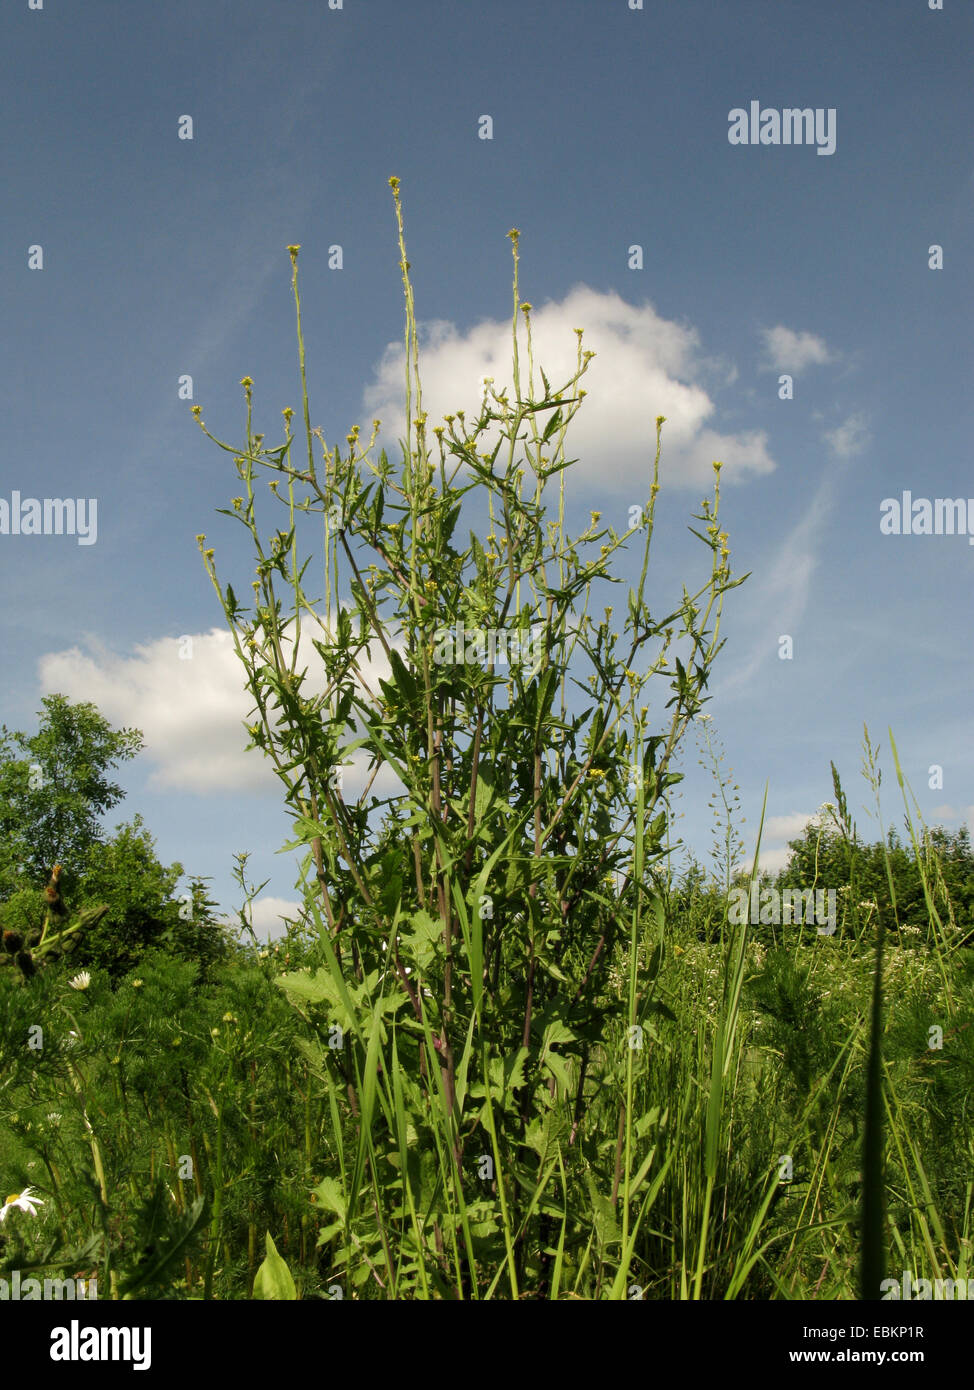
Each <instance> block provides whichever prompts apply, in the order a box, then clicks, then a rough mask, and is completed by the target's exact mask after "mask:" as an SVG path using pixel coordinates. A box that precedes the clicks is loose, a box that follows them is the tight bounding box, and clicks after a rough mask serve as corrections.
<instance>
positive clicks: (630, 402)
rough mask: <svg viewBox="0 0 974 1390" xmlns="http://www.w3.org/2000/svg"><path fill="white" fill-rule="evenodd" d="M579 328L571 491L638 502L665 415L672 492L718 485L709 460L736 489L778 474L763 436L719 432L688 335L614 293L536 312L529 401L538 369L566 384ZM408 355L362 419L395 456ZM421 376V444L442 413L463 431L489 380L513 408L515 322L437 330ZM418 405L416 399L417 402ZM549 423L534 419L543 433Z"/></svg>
mask: <svg viewBox="0 0 974 1390" xmlns="http://www.w3.org/2000/svg"><path fill="white" fill-rule="evenodd" d="M575 328H582V329H584V337H583V340H582V349H583V351H589V350H591V351H593V352H595V353H596V354H597V356H595V357H593V358H592V359H591V360H590V361H589V365H588V370H587V372H586V373H585V375H584V377H582V379H581V381H580V382H579V387H580V388H582V389H584V390H585V391H586V392H587V393H588V394H587V396H586V399H585V400H584V401H583V402H582V404H581V408H580V409H579V411H578V414H577V415H576V416H575V418H574V419H573V421H572V423H571V425H570V427H569V430H568V433H567V435H566V439H565V449H566V454H567V457H568V458H575V459H578V462H577V463H576V464H574V465H573V467H572V468H571V470H570V473H569V484H570V485H571V486H573V487H574V488H577V489H580V490H586V491H588V492H592V491H597V492H598V493H600V494H603V493H605V491H606V490H613V491H616V492H620V493H625V494H628V495H629V496H637V497H638V496H642V495H644V494H645V493H646V492H647V490H648V484H649V482H650V480H651V478H652V461H653V456H654V454H655V451H656V417H657V416H658V415H664V416H665V417H666V424H665V425H664V426H663V447H662V453H661V456H660V472H661V477H663V478H665V480H666V482H667V483H669V484H670V485H673V486H687V487H691V486H692V487H693V488H695V489H696V488H699V486H700V484H701V483H703V484H705V485H708V486H709V484H710V483H711V482H712V480H713V470H712V465H713V463H714V461H715V460H720V461H721V462H722V463H723V464H724V471H723V475H722V477H723V479H724V481H740V480H743V479H746V478H748V477H751V476H760V475H763V474H766V473H770V472H772V471H773V470H774V468H775V463H774V460H773V459H772V458H771V456H770V454H769V453H768V448H767V435H766V433H765V432H764V431H763V430H745V431H742V432H738V433H736V434H725V433H722V432H721V431H719V430H718V429H717V428H715V425H714V423H712V418H713V417H714V415H715V411H716V407H715V405H714V402H713V401H712V400H711V398H710V396H709V394H708V392H707V390H706V389H705V386H704V384H703V380H704V378H705V376H706V375H707V374H708V371H709V368H708V364H707V362H706V360H704V359H702V358H701V357H700V355H699V354H698V351H697V348H698V342H699V339H698V335H697V333H696V331H695V330H694V329H693V328H690V327H687V326H685V325H682V324H678V323H675V322H673V321H671V320H668V319H665V318H663V317H661V316H660V315H659V314H657V313H656V311H655V309H654V308H653V307H652V305H651V304H644V305H642V306H638V307H637V306H635V305H632V304H628V303H626V301H625V300H623V299H622V298H621V297H620V296H619V295H618V294H615V293H601V292H599V291H596V290H593V289H590V288H588V287H587V286H584V285H579V286H576V287H575V288H574V289H573V290H572V291H571V292H570V293H569V294H568V295H567V296H566V297H565V298H564V299H563V300H561V301H549V302H548V303H546V304H545V305H543V306H542V307H541V308H535V309H533V310H532V313H531V338H532V353H533V357H534V363H535V372H534V387H535V392H536V394H540V392H541V391H542V390H543V386H542V383H541V376H540V372H539V370H538V368H539V366H540V367H543V368H544V371H545V375H546V376H547V378H548V380H549V382H550V383H551V386H552V389H553V390H554V391H557V390H559V389H560V388H561V387H563V386H564V385H565V383H566V382H567V381H568V379H569V378H570V377H571V376H572V375H573V374H574V372H575V370H576V364H577V350H578V339H577V337H576V335H575V333H574V331H573V330H574V329H575ZM518 354H519V368H520V373H521V387H522V392H523V393H524V394H527V392H528V380H529V372H528V353H527V334H526V332H525V331H524V328H523V326H521V327H519V334H518ZM404 363H405V351H404V347H403V345H402V343H401V342H397V343H390V344H389V345H388V347H387V348H386V350H385V352H384V354H383V356H382V358H381V361H380V362H379V364H378V366H377V368H376V380H375V382H374V383H373V384H372V385H371V386H369V387H368V388H367V389H366V391H365V392H364V393H363V413H364V415H365V417H366V418H367V419H369V420H371V419H373V418H374V417H376V416H378V417H380V418H381V420H382V433H381V436H380V442H381V445H382V446H383V447H385V448H386V449H387V450H388V451H390V453H392V452H393V450H395V442H396V440H397V439H399V438H404V437H405V433H406V420H405V413H404V408H403V387H404V381H405V367H404ZM419 365H420V378H421V381H422V387H423V409H424V411H425V412H426V414H427V417H428V423H427V438H428V439H431V440H432V438H433V436H432V433H431V431H432V429H433V427H434V426H436V425H437V424H439V423H441V422H442V419H443V417H444V415H446V414H450V413H452V414H455V413H456V412H457V410H458V409H462V410H463V411H464V412H465V415H466V420H467V424H468V426H469V425H470V424H471V423H472V422H473V421H474V420H475V419H476V418H477V416H478V415H479V413H480V409H481V406H482V403H483V397H484V384H483V383H484V379H485V378H486V377H493V378H494V382H493V390H495V391H496V392H497V393H498V394H501V393H502V392H503V391H504V390H505V388H506V390H507V395H508V398H509V399H510V400H511V401H513V400H514V396H515V393H514V388H513V366H512V342H511V322H510V319H505V320H487V321H485V322H482V323H479V324H476V325H474V326H473V327H471V328H469V329H467V330H466V331H460V330H458V329H457V328H456V327H455V326H454V325H453V324H452V323H449V322H446V321H444V320H436V321H434V322H432V323H429V324H427V325H425V326H421V329H420V364H419ZM414 403H415V397H414ZM549 418H550V416H549V415H548V414H540V415H538V416H537V420H538V427H539V430H543V428H544V425H545V423H546V422H547V420H548V419H549ZM498 437H499V430H498V427H497V426H496V425H495V424H492V425H491V427H490V431H485V432H484V434H483V435H482V436H481V442H480V443H479V445H478V448H479V449H480V450H481V451H482V452H484V451H487V450H489V449H491V448H492V447H493V445H494V444H496V442H497V439H498Z"/></svg>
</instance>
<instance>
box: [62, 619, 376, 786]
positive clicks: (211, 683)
mask: <svg viewBox="0 0 974 1390" xmlns="http://www.w3.org/2000/svg"><path fill="white" fill-rule="evenodd" d="M306 634H307V628H306V629H305V631H304V633H303V634H302V649H303V648H304V645H305V641H306V640H307V637H306ZM307 648H308V652H307V656H305V652H304V650H302V652H301V657H302V660H301V662H300V663H299V669H300V667H301V666H302V665H307V666H308V667H309V674H308V677H307V681H306V683H305V687H304V689H305V691H306V692H307V693H308V694H320V693H321V692H323V690H324V689H325V681H324V674H323V672H322V671H321V670H320V665H321V663H320V661H319V660H318V658H317V656H316V653H315V652H314V649H313V648H312V647H311V644H310V641H309V640H307ZM181 652H182V653H183V655H182V656H181V655H180V653H181ZM361 666H362V675H363V678H364V680H365V682H366V684H367V685H368V687H369V689H370V690H373V691H375V690H377V679H378V676H380V675H382V676H387V674H388V668H387V664H386V662H385V658H384V656H383V657H382V660H381V661H376V662H368V661H365V660H362V661H361ZM39 676H40V681H41V685H42V687H43V689H44V691H45V692H54V691H57V692H60V693H61V694H63V695H65V696H67V698H68V699H69V700H71V701H72V702H79V701H90V702H91V703H92V704H94V705H96V706H97V707H98V709H99V710H100V711H101V712H102V714H104V716H105V717H106V718H107V719H109V720H110V721H111V722H112V723H113V724H116V725H125V726H128V727H135V728H137V729H141V730H142V732H143V734H144V736H145V751H144V754H143V757H145V758H147V759H148V761H149V762H150V763H151V764H153V771H152V773H151V775H150V779H149V785H150V787H153V788H155V789H160V790H183V791H189V792H194V793H196V794H198V795H203V796H205V795H207V794H216V793H225V792H236V791H240V792H273V791H275V790H278V789H279V786H280V784H279V782H278V781H277V778H276V777H275V776H274V774H273V771H272V767H271V764H270V762H269V760H268V759H267V758H265V757H264V756H263V755H262V754H261V752H260V751H259V750H258V749H251V750H250V751H249V752H248V751H246V749H247V743H248V742H249V736H248V734H247V732H246V729H245V728H244V724H245V722H246V721H247V719H248V718H250V717H251V715H252V710H253V699H252V697H251V695H250V694H249V692H248V691H247V690H246V688H245V686H244V673H243V667H242V666H241V664H240V660H239V658H238V657H237V655H236V652H235V651H234V647H233V642H232V640H231V638H230V634H229V632H226V631H222V630H220V629H217V628H211V629H210V630H209V631H208V632H203V633H195V634H185V635H183V636H181V637H178V638H176V637H162V638H157V639H156V640H155V641H151V642H147V643H145V644H144V645H140V646H136V647H135V649H134V651H133V652H132V653H126V654H122V655H119V654H117V653H114V652H110V651H108V650H107V649H106V648H105V647H104V646H103V645H102V644H101V643H99V642H97V641H95V640H89V642H88V650H87V651H82V650H81V648H80V647H71V648H69V649H68V650H66V651H62V652H52V653H50V654H49V655H47V656H45V657H43V658H42V659H41V661H40V664H39ZM350 761H351V766H347V767H346V770H345V772H344V774H343V793H344V795H345V796H346V798H348V797H349V796H350V795H353V794H357V791H359V790H361V788H362V787H363V786H364V784H365V775H366V768H367V765H368V757H367V755H365V754H355V755H353V757H352V759H351V760H350ZM395 784H397V779H396V777H395V774H393V773H391V772H389V770H388V769H386V768H383V770H382V771H381V772H380V773H379V775H378V776H377V777H376V780H375V782H374V783H373V787H372V790H373V791H374V792H375V793H376V795H382V794H383V792H384V791H387V790H389V789H390V788H391V787H392V786H393V785H395Z"/></svg>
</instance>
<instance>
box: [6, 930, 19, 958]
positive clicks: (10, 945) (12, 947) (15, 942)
mask: <svg viewBox="0 0 974 1390" xmlns="http://www.w3.org/2000/svg"><path fill="white" fill-rule="evenodd" d="M23 944H24V938H23V937H22V936H21V934H20V932H19V931H5V932H4V934H3V949H4V950H5V951H7V952H8V953H9V954H10V955H12V956H15V955H16V954H17V952H18V951H19V950H20V948H21V947H22V946H23Z"/></svg>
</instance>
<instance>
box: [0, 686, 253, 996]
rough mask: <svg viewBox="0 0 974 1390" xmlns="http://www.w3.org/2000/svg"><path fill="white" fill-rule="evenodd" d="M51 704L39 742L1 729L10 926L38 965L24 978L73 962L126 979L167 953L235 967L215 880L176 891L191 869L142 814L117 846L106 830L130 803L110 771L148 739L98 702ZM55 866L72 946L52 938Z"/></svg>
mask: <svg viewBox="0 0 974 1390" xmlns="http://www.w3.org/2000/svg"><path fill="white" fill-rule="evenodd" d="M42 705H43V709H42V710H41V711H40V713H39V718H40V727H39V730H38V732H37V733H36V734H35V735H33V736H30V735H28V734H25V733H11V732H10V731H9V730H8V729H7V728H6V727H5V726H4V727H3V728H2V730H0V832H2V837H3V838H2V846H3V848H2V851H0V926H2V927H3V930H4V931H5V932H6V933H8V938H7V939H8V941H10V940H16V941H18V943H19V942H20V941H21V940H22V943H23V947H24V950H25V951H26V953H27V955H28V956H30V957H31V958H30V959H29V960H27V961H26V962H25V963H26V964H27V967H28V968H27V969H26V970H25V971H24V974H25V978H33V973H34V972H33V970H32V969H31V968H30V967H31V965H35V966H36V965H37V964H40V963H41V961H43V962H44V963H49V962H52V961H54V960H57V959H60V958H61V957H62V956H63V957H69V958H70V961H71V965H72V968H77V967H79V966H86V967H89V968H95V969H100V970H104V971H106V972H107V973H108V975H109V976H110V977H111V978H112V979H118V978H119V977H120V976H121V975H123V974H124V973H125V972H126V971H128V970H131V969H132V968H134V967H135V966H136V965H137V964H138V962H139V960H140V959H141V958H142V956H143V955H144V954H145V952H146V951H147V950H149V949H150V948H152V947H156V946H162V947H165V948H167V949H168V950H169V951H170V952H172V953H173V954H175V955H179V956H182V957H184V958H185V959H188V960H194V961H196V962H198V963H199V964H200V965H201V966H202V967H203V968H204V969H205V968H208V967H209V966H211V965H212V964H213V963H214V962H215V961H217V960H220V959H223V958H225V956H226V954H227V952H228V950H229V944H228V941H227V938H226V935H225V933H224V932H223V931H222V930H221V928H220V927H219V926H218V925H217V923H216V922H215V919H214V916H213V909H214V907H215V904H214V903H213V902H212V901H211V900H210V899H209V898H208V896H207V891H206V886H205V880H203V879H201V878H194V879H192V880H191V882H190V888H189V890H188V891H186V892H183V893H179V892H177V885H178V883H179V880H180V879H181V878H182V877H183V874H184V869H183V866H182V864H179V863H173V864H170V865H168V866H166V865H164V864H162V863H161V862H160V860H159V858H158V857H157V855H156V851H155V841H154V839H153V837H152V836H151V835H150V834H149V832H148V830H147V829H146V827H145V825H144V823H143V821H142V818H141V816H138V815H136V816H135V817H134V819H133V820H132V821H130V822H128V823H126V824H121V825H118V826H117V827H116V829H115V833H114V835H112V836H110V837H108V836H106V834H105V831H104V828H103V826H102V824H101V820H100V817H101V816H102V815H103V813H104V812H105V811H107V810H109V809H111V807H113V806H115V805H117V804H118V802H119V801H121V800H122V797H123V795H124V793H123V791H122V788H121V787H120V786H118V785H117V784H116V783H114V782H112V781H111V780H110V779H109V777H108V775H107V774H108V773H109V771H110V770H111V769H112V768H113V767H115V766H116V765H117V764H119V763H120V762H124V761H127V760H128V759H130V758H133V757H134V756H135V755H136V753H138V752H139V751H140V750H141V748H142V747H143V739H142V734H141V732H140V731H139V730H138V729H114V728H113V727H112V726H111V724H110V723H109V722H108V720H106V719H105V718H104V716H103V715H101V714H100V713H99V711H98V710H97V709H96V707H95V706H94V705H91V704H78V705H71V704H69V703H68V701H67V700H66V699H65V697H64V696H63V695H50V696H47V697H45V699H44V700H43V701H42ZM18 754H19V755H20V756H18ZM55 864H60V865H62V866H63V871H62V874H61V876H60V882H59V885H58V886H59V892H60V897H61V900H62V902H61V903H59V911H58V915H57V922H56V926H57V928H58V929H59V933H60V932H64V938H63V940H62V939H60V936H59V939H58V940H56V941H52V940H51V935H52V925H51V924H49V925H48V927H47V930H46V931H45V921H46V920H47V918H48V916H49V913H50V904H49V902H48V901H47V900H46V899H45V895H44V887H43V886H44V884H45V882H47V881H48V880H49V878H50V875H51V871H52V869H53V866H54V865H55ZM79 922H80V923H81V927H80V929H78V930H75V928H76V927H77V926H78V923H79ZM10 933H13V938H11V937H10V936H9V934H10ZM18 951H19V945H18ZM31 953H33V955H31ZM5 954H6V956H7V957H8V958H9V959H7V960H4V958H3V956H0V962H3V963H6V964H9V963H10V961H12V960H13V959H14V958H15V954H17V953H16V952H15V951H14V950H13V949H12V948H11V949H8V950H7V951H6V953H5Z"/></svg>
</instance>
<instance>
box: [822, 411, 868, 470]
mask: <svg viewBox="0 0 974 1390" xmlns="http://www.w3.org/2000/svg"><path fill="white" fill-rule="evenodd" d="M822 438H823V439H824V440H825V442H826V444H828V446H829V448H830V449H831V450H832V452H833V453H834V454H835V456H836V458H840V459H847V458H854V457H855V455H856V454H861V453H862V451H863V450H864V449H865V448H867V446H868V445H869V441H870V434H869V427H868V424H867V422H866V417H865V415H862V414H859V415H850V416H848V417H847V418H846V419H845V420H843V422H842V424H841V425H839V426H837V428H836V429H834V430H826V431H825V433H824V434H823V436H822Z"/></svg>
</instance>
